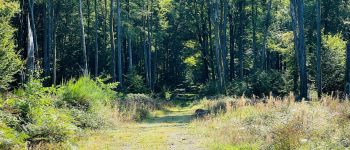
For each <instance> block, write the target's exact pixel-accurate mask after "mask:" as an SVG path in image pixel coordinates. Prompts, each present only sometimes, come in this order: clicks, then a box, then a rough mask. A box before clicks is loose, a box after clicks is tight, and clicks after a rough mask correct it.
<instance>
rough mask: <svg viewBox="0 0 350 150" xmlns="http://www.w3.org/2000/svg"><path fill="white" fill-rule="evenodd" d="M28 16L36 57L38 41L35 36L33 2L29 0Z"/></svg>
mask: <svg viewBox="0 0 350 150" xmlns="http://www.w3.org/2000/svg"><path fill="white" fill-rule="evenodd" d="M28 4H29V10H30V11H29V14H30V25H31V28H32V32H33V41H34V51H35V53H36V55H38V40H37V35H36V26H35V19H34V0H29V2H28Z"/></svg>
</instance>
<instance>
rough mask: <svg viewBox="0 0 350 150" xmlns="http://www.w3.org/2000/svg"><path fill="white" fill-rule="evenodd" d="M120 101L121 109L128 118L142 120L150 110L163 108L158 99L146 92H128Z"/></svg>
mask: <svg viewBox="0 0 350 150" xmlns="http://www.w3.org/2000/svg"><path fill="white" fill-rule="evenodd" d="M119 102H120V103H119V111H120V112H121V113H122V115H124V116H125V117H126V119H128V120H135V121H142V120H143V119H145V118H147V117H148V116H149V114H150V111H152V110H156V109H160V108H161V107H160V104H159V103H158V102H157V101H156V100H154V99H152V98H151V97H149V96H148V95H145V94H127V95H126V96H125V97H124V98H123V99H122V100H120V101H119Z"/></svg>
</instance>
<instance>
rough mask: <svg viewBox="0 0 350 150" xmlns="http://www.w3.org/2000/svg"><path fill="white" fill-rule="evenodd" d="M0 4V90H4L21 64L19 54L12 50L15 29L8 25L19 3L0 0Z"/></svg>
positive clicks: (17, 9)
mask: <svg viewBox="0 0 350 150" xmlns="http://www.w3.org/2000/svg"><path fill="white" fill-rule="evenodd" d="M0 4H1V5H0V14H1V15H0V90H5V89H7V88H8V86H9V83H10V82H12V81H13V80H14V78H13V75H14V74H16V73H17V72H18V71H19V70H20V69H21V65H22V61H21V59H20V57H19V55H18V54H16V52H15V51H14V49H15V47H16V46H15V42H14V40H13V34H14V32H15V29H14V28H12V27H11V25H10V22H11V18H12V17H13V16H14V15H15V14H16V13H17V12H18V11H19V5H18V3H17V2H10V1H4V0H0Z"/></svg>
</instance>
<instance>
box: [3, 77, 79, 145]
mask: <svg viewBox="0 0 350 150" xmlns="http://www.w3.org/2000/svg"><path fill="white" fill-rule="evenodd" d="M55 93H56V90H55V88H52V87H48V88H47V87H42V84H41V81H40V80H35V79H31V80H29V82H28V83H27V84H25V85H23V88H22V89H19V90H16V91H15V95H11V96H9V97H8V98H7V100H6V101H4V102H3V103H2V107H1V109H2V110H3V111H4V113H2V115H0V116H1V118H0V119H1V120H0V122H4V123H6V125H7V126H8V127H11V128H12V129H13V130H16V131H17V132H19V133H25V134H26V135H28V136H27V137H26V138H25V140H26V141H28V142H29V143H28V144H29V145H28V146H35V145H37V144H42V143H60V142H66V141H68V140H70V138H71V135H72V134H73V133H74V132H75V130H76V127H75V126H74V124H73V123H72V121H73V120H72V118H71V117H70V115H69V113H68V111H67V110H64V109H58V108H56V107H55V105H54V102H55V100H54V98H53V95H54V94H55ZM0 130H1V129H0Z"/></svg>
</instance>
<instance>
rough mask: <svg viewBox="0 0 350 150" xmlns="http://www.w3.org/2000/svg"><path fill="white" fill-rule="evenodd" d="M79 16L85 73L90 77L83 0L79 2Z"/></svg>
mask: <svg viewBox="0 0 350 150" xmlns="http://www.w3.org/2000/svg"><path fill="white" fill-rule="evenodd" d="M79 15H80V32H81V46H82V48H83V59H84V68H83V69H84V70H83V73H84V75H88V65H87V55H86V44H85V32H84V20H83V4H82V2H81V0H79Z"/></svg>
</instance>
